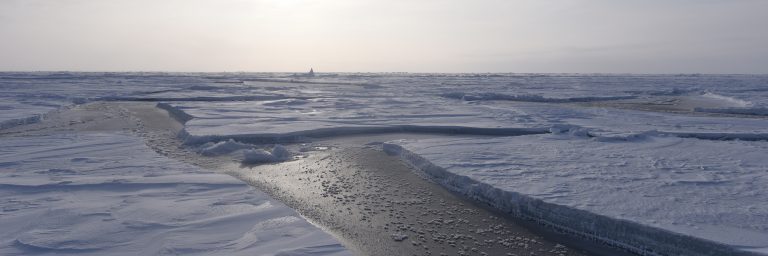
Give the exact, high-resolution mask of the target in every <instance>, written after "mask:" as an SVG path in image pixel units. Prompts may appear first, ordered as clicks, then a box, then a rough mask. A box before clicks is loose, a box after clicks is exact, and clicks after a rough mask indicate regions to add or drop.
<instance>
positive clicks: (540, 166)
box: [0, 73, 768, 254]
mask: <svg viewBox="0 0 768 256" xmlns="http://www.w3.org/2000/svg"><path fill="white" fill-rule="evenodd" d="M41 88H51V90H50V91H48V92H47V93H39V91H41ZM0 89H2V90H3V93H2V95H0V98H2V100H3V101H2V104H0V122H3V121H7V122H5V123H3V127H10V126H14V125H17V124H18V123H23V122H27V121H29V122H35V121H36V120H37V119H39V118H44V114H45V112H47V111H49V110H52V109H56V108H59V107H62V106H67V105H71V104H73V103H82V102H87V101H96V100H128V101H151V102H157V103H159V104H158V107H161V108H163V109H166V110H168V111H169V112H171V113H172V114H173V115H174V116H175V117H176V118H177V119H178V120H180V121H182V122H185V129H184V131H183V132H182V134H183V136H184V138H185V139H186V140H187V142H188V144H190V145H194V146H196V147H198V148H199V149H200V153H201V154H205V155H210V156H216V155H238V156H239V157H242V158H244V159H251V160H253V161H254V162H265V161H266V162H272V161H275V159H276V157H275V152H273V149H272V147H273V144H275V143H290V142H293V141H296V138H299V139H300V140H304V139H306V138H304V137H329V136H338V135H348V134H364V133H368V134H374V133H396V132H414V133H447V134H458V135H494V136H497V137H482V138H478V137H466V136H465V137H461V136H456V138H455V139H452V140H439V139H424V140H411V141H394V142H390V143H389V144H387V148H388V150H390V151H391V152H393V153H396V154H401V155H402V156H403V157H405V158H406V160H408V159H407V157H406V156H409V157H411V158H410V160H414V159H420V160H423V162H422V164H424V162H428V163H430V164H432V165H433V167H434V168H439V169H440V170H442V171H443V172H442V173H433V174H434V175H438V176H437V178H440V177H442V176H440V175H448V176H450V175H460V176H462V177H464V178H463V179H462V181H463V183H462V182H459V183H452V184H451V185H450V186H455V187H453V188H454V189H457V190H462V189H473V188H474V189H476V190H478V189H479V188H491V189H498V191H505V192H510V193H513V194H515V195H519V196H521V198H529V199H532V200H539V201H541V202H545V203H547V204H551V205H554V206H559V207H564V208H559V209H560V210H562V211H564V212H568V213H574V214H575V215H574V216H576V217H580V218H591V217H594V218H608V219H611V220H618V221H630V222H631V223H633V225H634V224H638V225H637V226H632V227H633V228H635V230H633V231H637V230H640V229H642V228H643V227H649V228H651V229H649V230H650V231H649V232H655V231H656V230H666V231H669V232H673V233H670V234H685V235H688V236H693V237H696V238H700V239H705V240H707V241H714V242H717V243H722V244H726V245H730V246H733V247H737V248H741V249H745V250H753V251H761V252H762V253H763V254H768V250H767V249H765V248H766V247H768V237H767V236H766V234H768V227H766V226H765V225H764V224H763V223H768V221H767V219H766V218H765V217H766V216H768V206H766V205H765V203H764V202H766V201H768V200H766V199H768V198H766V197H765V195H766V194H768V193H767V192H768V191H764V190H765V189H764V188H765V187H768V186H767V185H768V182H767V181H766V178H765V175H766V169H767V168H768V167H766V163H765V161H764V160H763V158H765V157H764V156H765V155H766V153H768V151H766V140H768V119H766V118H765V116H766V109H767V108H768V76H766V75H620V74H619V75H602V74H584V75H581V74H451V75H446V74H366V73H342V74H320V73H318V74H316V76H314V77H306V76H294V75H292V74H285V73H221V74H195V73H193V74H162V73H2V75H0ZM8 120H10V121H8ZM19 120H21V121H19ZM513 135H525V136H514V137H498V136H513ZM230 140H231V141H230ZM254 142H266V143H270V144H269V145H266V146H265V145H262V146H259V147H253V148H249V146H248V145H250V144H245V143H254ZM284 159H287V157H286V158H284ZM3 168H7V167H3ZM446 177H447V176H446ZM477 182H479V183H477ZM470 183H472V184H475V185H476V186H474V187H473V188H470V187H461V186H460V185H461V184H470ZM479 184H485V186H482V185H479ZM488 191H490V190H488ZM494 191H496V190H494ZM498 191H497V192H498ZM475 192H477V191H475ZM492 195H494V194H485V196H492ZM4 205H6V204H5V203H4ZM7 205H10V203H8V204H7ZM569 209H573V210H574V211H568V210H569ZM590 214H591V215H590ZM577 215H578V216H577ZM574 216H571V217H572V218H566V217H565V216H559V217H563V219H561V220H565V219H567V220H574V221H584V223H588V221H589V219H579V218H576V217H574ZM549 217H552V216H549ZM543 221H550V223H554V222H552V221H555V220H543ZM622 223H623V222H622ZM628 230H630V229H628ZM581 231H582V232H585V231H587V230H581ZM645 231H648V230H645ZM598 235H602V236H604V237H602V238H604V239H613V240H614V241H616V242H617V243H622V242H626V241H633V239H635V238H634V237H631V236H628V235H627V234H621V235H620V236H618V235H617V234H616V233H605V234H598ZM648 243H650V242H648Z"/></svg>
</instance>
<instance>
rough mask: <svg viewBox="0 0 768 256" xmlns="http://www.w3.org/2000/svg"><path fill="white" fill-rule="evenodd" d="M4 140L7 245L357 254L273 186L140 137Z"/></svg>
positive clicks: (0, 244)
mask: <svg viewBox="0 0 768 256" xmlns="http://www.w3.org/2000/svg"><path fill="white" fill-rule="evenodd" d="M0 143H2V145H3V147H0V207H2V208H0V227H2V228H1V229H0V254H2V255H28V254H46V255H48V254H56V255H59V254H66V255H68V254H78V255H161V254H185V255H349V252H348V251H347V250H346V249H345V248H344V247H342V246H341V245H339V243H338V241H336V240H335V239H334V238H332V237H331V236H330V235H328V234H327V233H325V232H323V231H322V230H320V229H318V228H316V227H315V226H313V225H311V224H310V223H308V222H306V221H305V220H304V219H302V218H301V217H299V216H298V214H297V213H296V212H294V211H293V210H292V209H290V208H288V207H287V206H285V205H283V204H282V203H280V202H278V201H276V200H274V199H272V198H270V197H269V196H267V195H265V194H264V193H262V192H259V191H256V190H255V189H253V188H252V187H250V186H248V185H246V184H244V183H243V182H241V181H239V180H237V179H235V178H232V177H230V176H227V175H224V174H220V173H211V172H206V171H203V170H200V169H198V168H197V167H194V166H190V165H187V164H183V163H180V162H176V161H173V160H170V159H168V158H165V157H163V156H160V155H158V154H155V153H154V152H153V151H152V150H150V149H149V148H147V147H146V146H145V145H144V144H143V142H142V141H141V139H139V138H136V137H132V136H125V135H115V134H77V135H73V134H69V135H51V136H37V137H7V138H2V139H0Z"/></svg>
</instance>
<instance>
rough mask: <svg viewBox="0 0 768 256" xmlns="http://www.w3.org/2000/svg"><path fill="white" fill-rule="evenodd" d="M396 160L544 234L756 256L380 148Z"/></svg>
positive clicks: (651, 248) (644, 249) (395, 148)
mask: <svg viewBox="0 0 768 256" xmlns="http://www.w3.org/2000/svg"><path fill="white" fill-rule="evenodd" d="M383 150H384V152H386V153H387V154H390V155H394V156H397V157H398V158H400V159H401V160H402V161H404V162H405V163H407V164H409V165H411V166H413V167H414V168H415V171H417V172H422V174H425V175H426V176H427V177H429V178H430V179H432V180H433V181H435V182H437V183H439V184H441V185H443V186H444V187H446V188H447V189H449V190H452V191H455V192H458V193H460V194H463V195H465V196H467V197H469V198H471V199H474V200H477V201H480V202H483V203H486V204H488V205H490V206H492V207H494V208H496V209H498V210H501V211H503V212H505V213H508V214H510V215H512V216H513V217H516V218H520V219H523V220H527V221H533V222H535V223H537V224H539V225H542V226H544V227H545V228H551V229H554V230H555V231H558V232H561V233H565V234H568V235H572V236H576V237H580V238H583V239H587V240H591V241H595V242H598V243H604V244H607V245H610V246H613V247H617V248H621V249H624V250H627V251H630V252H632V253H636V254H639V255H654V256H655V255H760V254H757V253H753V252H746V251H741V250H738V249H736V248H733V247H731V246H728V245H725V244H720V243H717V242H713V241H708V240H704V239H700V238H696V237H692V236H687V235H683V234H678V233H674V232H670V231H667V230H663V229H658V228H653V227H649V226H644V225H641V224H638V223H635V222H631V221H626V220H620V219H614V218H609V217H606V216H602V215H598V214H595V213H591V212H588V211H584V210H579V209H574V208H570V207H566V206H562V205H556V204H551V203H546V202H544V201H542V200H539V199H535V198H533V197H530V196H526V195H523V194H520V193H517V192H513V191H506V190H502V189H499V188H495V187H493V186H491V185H488V184H486V183H482V182H479V181H476V180H473V179H471V178H469V177H467V176H463V175H457V174H455V173H451V172H448V171H447V170H445V169H444V168H442V167H439V166H436V165H434V164H432V163H431V162H430V161H428V160H426V159H424V158H422V157H421V156H419V155H417V154H415V153H413V152H411V151H409V150H407V149H405V148H403V147H401V146H400V145H397V144H392V143H384V144H383Z"/></svg>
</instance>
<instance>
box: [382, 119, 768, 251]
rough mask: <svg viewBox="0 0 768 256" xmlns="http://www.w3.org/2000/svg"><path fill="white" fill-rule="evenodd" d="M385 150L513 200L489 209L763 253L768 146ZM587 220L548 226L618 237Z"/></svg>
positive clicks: (581, 144) (575, 144) (421, 145)
mask: <svg viewBox="0 0 768 256" xmlns="http://www.w3.org/2000/svg"><path fill="white" fill-rule="evenodd" d="M385 150H387V151H388V152H389V153H392V154H397V155H400V156H401V157H403V158H404V159H406V161H408V162H410V163H411V164H413V165H415V166H417V167H418V168H419V169H421V170H424V171H426V172H429V173H428V174H431V176H433V177H436V178H437V179H438V181H439V182H442V183H446V184H447V185H449V187H452V188H453V189H454V190H457V191H459V192H462V193H465V194H468V195H472V196H475V197H479V198H482V199H484V200H486V201H487V200H489V199H488V198H493V197H496V196H498V194H497V195H493V193H499V192H498V191H494V189H499V190H501V191H505V192H514V193H510V194H508V195H507V196H504V197H505V198H504V199H490V200H498V201H494V202H492V203H494V204H499V203H501V204H511V205H502V206H503V207H505V208H507V209H505V210H509V211H512V212H515V213H516V214H518V215H519V214H521V213H525V214H529V215H532V216H526V217H531V218H535V216H536V215H538V214H544V213H545V212H546V207H542V208H543V209H536V210H531V209H520V208H526V207H527V205H526V204H528V203H530V200H532V199H538V200H541V201H543V202H544V203H548V204H551V205H557V206H567V207H569V208H573V209H578V210H584V211H587V212H591V213H599V214H600V215H603V216H607V217H610V218H614V219H618V220H628V221H631V222H634V223H639V224H642V225H647V226H651V227H656V228H660V229H665V230H669V231H672V232H676V233H682V234H688V235H692V236H694V237H699V238H704V239H707V240H711V241H716V242H719V243H723V244H728V245H732V246H734V247H737V248H742V249H748V250H756V251H765V250H766V248H768V187H766V186H765V184H768V159H766V158H765V156H766V154H765V153H766V152H768V144H766V143H765V142H744V141H707V140H698V139H685V138H677V137H659V136H641V137H637V138H635V139H633V140H628V141H608V142H606V141H601V140H599V139H595V138H588V137H584V136H574V135H573V134H569V133H562V134H548V135H536V136H519V137H501V138H481V139H477V138H474V139H467V138H456V139H451V140H438V139H424V140H410V141H405V140H404V141H393V142H390V143H388V144H385ZM480 184H482V185H480ZM486 189H487V191H486ZM502 194H503V193H502ZM522 195H525V196H523V197H528V198H525V199H520V197H521V196H522ZM536 211H541V212H536ZM590 219H593V218H590V217H583V218H581V219H579V218H572V217H562V216H561V217H560V218H559V219H558V218H551V216H550V218H547V219H546V221H551V222H554V223H553V224H557V225H562V226H564V227H565V228H573V229H576V230H579V231H581V232H585V233H589V234H598V235H599V236H602V237H616V236H617V235H618V234H613V232H615V230H613V228H614V226H611V225H593V224H594V223H593V222H591V221H590ZM571 221H576V222H571ZM574 223H578V224H574ZM585 223H588V224H585ZM638 234H642V233H638ZM648 236H649V237H650V238H653V237H654V236H657V237H659V238H662V237H664V236H662V235H658V234H653V233H651V234H650V235H648ZM637 240H640V239H637ZM643 242H647V241H643ZM643 245H644V244H643V243H638V244H635V245H632V246H637V247H640V248H642V247H641V246H643ZM683 246H684V245H680V244H678V245H676V246H675V247H677V248H674V249H681V247H683ZM696 246H701V245H696ZM652 248H653V247H652ZM709 250H711V249H709ZM657 252H658V251H657ZM662 252H663V251H662Z"/></svg>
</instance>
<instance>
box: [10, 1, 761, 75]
mask: <svg viewBox="0 0 768 256" xmlns="http://www.w3.org/2000/svg"><path fill="white" fill-rule="evenodd" d="M766 11H768V0H623V1H616V0H325V1H319V0H0V70H3V71H190V72H192V71H210V72H221V71H254V72H296V71H307V70H309V68H310V67H313V68H314V69H315V70H316V71H319V72H449V73H452V72H545V73H761V74H766V73H768V28H767V27H768V15H766Z"/></svg>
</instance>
